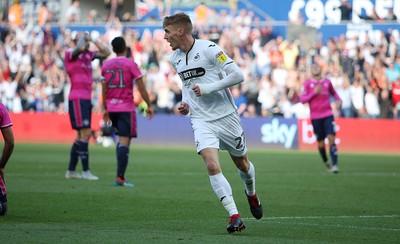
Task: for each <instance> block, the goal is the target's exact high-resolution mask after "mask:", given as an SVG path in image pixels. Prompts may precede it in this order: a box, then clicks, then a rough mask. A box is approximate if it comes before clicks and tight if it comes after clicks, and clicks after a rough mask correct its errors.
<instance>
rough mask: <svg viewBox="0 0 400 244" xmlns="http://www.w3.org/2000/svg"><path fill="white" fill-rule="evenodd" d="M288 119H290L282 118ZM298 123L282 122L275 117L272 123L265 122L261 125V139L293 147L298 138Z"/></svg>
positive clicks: (265, 141)
mask: <svg viewBox="0 0 400 244" xmlns="http://www.w3.org/2000/svg"><path fill="white" fill-rule="evenodd" d="M282 121H288V120H282ZM296 133H297V124H296V123H293V124H290V123H285V124H280V123H279V119H277V118H274V119H272V120H271V123H265V124H263V125H262V126H261V141H262V142H264V143H266V144H268V143H273V144H277V143H280V144H283V146H284V147H285V148H291V147H292V146H293V142H294V140H295V138H296Z"/></svg>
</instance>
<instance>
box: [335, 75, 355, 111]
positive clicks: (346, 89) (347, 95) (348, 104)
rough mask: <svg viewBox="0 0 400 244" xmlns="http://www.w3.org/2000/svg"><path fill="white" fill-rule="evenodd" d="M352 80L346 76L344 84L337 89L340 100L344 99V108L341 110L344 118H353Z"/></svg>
mask: <svg viewBox="0 0 400 244" xmlns="http://www.w3.org/2000/svg"><path fill="white" fill-rule="evenodd" d="M350 85H351V84H350V80H349V78H348V77H347V76H344V79H343V82H342V83H341V84H340V86H339V87H337V89H336V92H337V93H338V94H339V97H340V99H342V106H341V108H340V116H341V117H343V118H353V117H354V111H353V104H352V101H351V89H350Z"/></svg>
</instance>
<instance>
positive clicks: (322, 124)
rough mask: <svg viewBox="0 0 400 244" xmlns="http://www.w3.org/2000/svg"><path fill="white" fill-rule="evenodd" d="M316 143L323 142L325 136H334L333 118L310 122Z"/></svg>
mask: <svg viewBox="0 0 400 244" xmlns="http://www.w3.org/2000/svg"><path fill="white" fill-rule="evenodd" d="M311 123H312V126H313V129H314V134H315V136H316V137H317V141H323V140H324V139H325V137H326V136H327V135H335V134H336V131H335V120H334V118H333V116H329V117H326V118H322V119H313V120H311Z"/></svg>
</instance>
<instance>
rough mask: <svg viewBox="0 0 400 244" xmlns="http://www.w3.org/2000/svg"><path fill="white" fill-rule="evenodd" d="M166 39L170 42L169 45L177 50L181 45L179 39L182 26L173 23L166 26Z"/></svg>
mask: <svg viewBox="0 0 400 244" xmlns="http://www.w3.org/2000/svg"><path fill="white" fill-rule="evenodd" d="M164 32H165V34H164V39H165V40H167V42H169V45H170V46H171V48H172V50H176V49H177V48H179V45H180V39H179V33H180V28H177V27H174V26H172V25H168V26H164Z"/></svg>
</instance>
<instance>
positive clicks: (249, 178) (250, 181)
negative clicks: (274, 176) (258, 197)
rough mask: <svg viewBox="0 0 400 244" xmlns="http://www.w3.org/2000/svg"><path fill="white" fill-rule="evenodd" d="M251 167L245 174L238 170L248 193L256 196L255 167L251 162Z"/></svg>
mask: <svg viewBox="0 0 400 244" xmlns="http://www.w3.org/2000/svg"><path fill="white" fill-rule="evenodd" d="M249 164H250V167H249V171H247V172H244V171H241V170H238V172H239V176H240V178H242V180H243V183H244V188H245V189H246V193H247V195H249V196H253V195H254V194H256V178H255V175H256V174H255V169H254V165H253V164H252V163H251V162H250V161H249Z"/></svg>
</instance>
